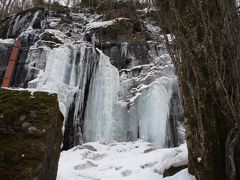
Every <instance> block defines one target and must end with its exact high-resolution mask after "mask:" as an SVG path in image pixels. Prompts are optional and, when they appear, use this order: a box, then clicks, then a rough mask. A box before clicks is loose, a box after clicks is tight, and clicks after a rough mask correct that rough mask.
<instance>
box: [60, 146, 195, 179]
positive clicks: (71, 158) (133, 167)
mask: <svg viewBox="0 0 240 180" xmlns="http://www.w3.org/2000/svg"><path fill="white" fill-rule="evenodd" d="M187 163H188V158H187V147H186V144H183V145H181V146H179V147H177V148H170V149H169V148H166V149H156V150H154V149H153V146H152V144H151V143H148V142H143V141H135V142H121V143H120V142H117V143H112V144H109V145H102V144H99V143H97V142H91V143H86V144H84V145H82V146H77V147H74V148H72V149H70V150H68V151H63V152H62V153H61V156H60V161H59V167H58V175H57V180H160V179H169V180H170V179H171V180H194V179H195V178H194V177H193V176H191V175H190V174H189V173H188V172H187V169H185V170H182V171H180V172H179V173H177V174H176V175H174V176H172V177H166V178H163V175H162V174H163V172H164V170H165V169H168V168H169V167H170V166H180V165H186V164H187Z"/></svg>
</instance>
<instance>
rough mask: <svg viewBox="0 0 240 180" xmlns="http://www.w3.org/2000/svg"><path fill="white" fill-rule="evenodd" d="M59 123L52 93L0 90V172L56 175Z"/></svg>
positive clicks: (16, 176)
mask: <svg viewBox="0 0 240 180" xmlns="http://www.w3.org/2000/svg"><path fill="white" fill-rule="evenodd" d="M62 123H63V116H62V114H61V112H60V111H59V107H58V101H57V96H56V95H53V94H50V95H49V94H47V93H44V92H37V93H34V94H33V95H31V94H30V93H29V92H27V91H9V90H0V137H1V138H0V146H1V148H0V176H1V177H3V178H4V179H6V180H21V179H26V180H31V179H36V180H53V179H56V174H57V167H58V160H59V155H60V148H61V147H60V146H61V143H62V131H61V128H62Z"/></svg>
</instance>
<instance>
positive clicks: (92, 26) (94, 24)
mask: <svg viewBox="0 0 240 180" xmlns="http://www.w3.org/2000/svg"><path fill="white" fill-rule="evenodd" d="M121 20H129V19H128V18H116V19H113V20H110V21H102V22H92V23H89V24H87V25H86V30H91V29H95V28H99V27H107V26H110V25H113V24H115V23H117V22H119V21H121Z"/></svg>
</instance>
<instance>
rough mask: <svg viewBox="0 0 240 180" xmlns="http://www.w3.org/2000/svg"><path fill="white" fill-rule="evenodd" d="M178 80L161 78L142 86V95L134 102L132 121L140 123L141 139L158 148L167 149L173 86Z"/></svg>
mask: <svg viewBox="0 0 240 180" xmlns="http://www.w3.org/2000/svg"><path fill="white" fill-rule="evenodd" d="M175 81H176V79H172V78H167V77H164V76H163V77H161V78H159V79H158V80H156V81H155V82H153V83H152V84H151V85H149V86H141V87H140V89H139V90H140V91H141V93H142V94H141V95H140V96H139V95H138V97H137V98H136V99H135V100H134V104H133V105H132V106H131V108H130V109H131V110H130V112H131V113H133V114H134V115H132V116H131V117H133V118H137V119H136V120H134V119H131V118H130V121H134V122H136V121H137V120H138V122H139V125H138V127H139V137H140V138H141V139H143V140H145V141H148V142H152V143H153V144H154V146H155V147H157V148H164V147H167V143H166V132H167V121H168V116H169V112H170V108H169V106H170V99H171V97H172V86H173V83H175Z"/></svg>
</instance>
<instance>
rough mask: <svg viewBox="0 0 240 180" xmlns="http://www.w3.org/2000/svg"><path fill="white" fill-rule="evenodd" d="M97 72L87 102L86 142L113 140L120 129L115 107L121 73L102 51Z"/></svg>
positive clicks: (85, 120)
mask: <svg viewBox="0 0 240 180" xmlns="http://www.w3.org/2000/svg"><path fill="white" fill-rule="evenodd" d="M99 53H100V59H99V63H98V68H97V72H96V73H95V74H94V77H93V80H92V82H91V91H90V92H89V99H88V102H87V107H86V113H85V119H84V139H85V141H86V142H89V141H98V140H100V141H101V142H103V143H109V142H111V141H113V139H114V137H115V133H117V131H118V128H119V127H118V126H117V123H118V122H120V123H121V121H124V120H122V119H119V120H118V119H116V116H115V115H116V114H115V107H114V106H116V102H117V95H118V90H119V74H118V70H117V68H115V67H114V66H112V65H111V63H110V61H109V57H107V56H106V55H104V54H103V53H102V52H101V51H99ZM116 126H117V127H116Z"/></svg>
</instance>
